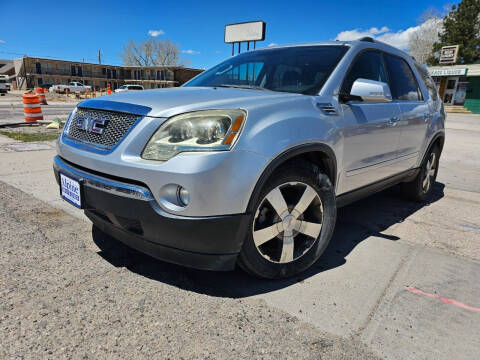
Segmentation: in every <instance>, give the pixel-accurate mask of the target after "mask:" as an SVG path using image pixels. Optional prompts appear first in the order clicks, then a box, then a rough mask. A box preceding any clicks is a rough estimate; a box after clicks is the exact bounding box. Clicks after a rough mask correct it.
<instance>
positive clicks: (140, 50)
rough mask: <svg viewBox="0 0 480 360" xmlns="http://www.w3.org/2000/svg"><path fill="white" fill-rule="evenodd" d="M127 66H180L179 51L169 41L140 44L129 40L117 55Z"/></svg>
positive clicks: (154, 40)
mask: <svg viewBox="0 0 480 360" xmlns="http://www.w3.org/2000/svg"><path fill="white" fill-rule="evenodd" d="M119 56H120V57H121V58H122V61H123V64H124V65H127V66H182V65H183V63H182V62H181V61H180V49H179V48H178V46H177V44H175V43H174V42H172V41H170V40H160V39H148V40H145V41H142V42H138V43H136V42H134V41H133V40H129V41H128V44H127V45H125V46H124V47H123V52H122V53H120V54H119Z"/></svg>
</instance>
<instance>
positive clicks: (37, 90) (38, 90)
mask: <svg viewBox="0 0 480 360" xmlns="http://www.w3.org/2000/svg"><path fill="white" fill-rule="evenodd" d="M35 93H36V94H37V96H38V100H40V104H42V105H48V104H47V99H46V98H45V93H44V92H43V89H42V88H41V87H37V88H35Z"/></svg>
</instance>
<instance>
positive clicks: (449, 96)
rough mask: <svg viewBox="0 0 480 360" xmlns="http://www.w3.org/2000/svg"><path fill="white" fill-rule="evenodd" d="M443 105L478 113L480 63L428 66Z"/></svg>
mask: <svg viewBox="0 0 480 360" xmlns="http://www.w3.org/2000/svg"><path fill="white" fill-rule="evenodd" d="M428 71H429V73H430V75H431V76H432V77H433V80H434V81H435V83H436V84H437V88H438V92H439V94H440V97H441V98H442V100H443V103H444V104H445V105H451V106H458V107H464V108H465V109H467V110H468V111H471V112H472V113H475V114H480V64H470V65H450V66H432V67H429V68H428Z"/></svg>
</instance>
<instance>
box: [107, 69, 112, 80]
mask: <svg viewBox="0 0 480 360" xmlns="http://www.w3.org/2000/svg"><path fill="white" fill-rule="evenodd" d="M111 77H112V70H111V69H107V79H110V78H111Z"/></svg>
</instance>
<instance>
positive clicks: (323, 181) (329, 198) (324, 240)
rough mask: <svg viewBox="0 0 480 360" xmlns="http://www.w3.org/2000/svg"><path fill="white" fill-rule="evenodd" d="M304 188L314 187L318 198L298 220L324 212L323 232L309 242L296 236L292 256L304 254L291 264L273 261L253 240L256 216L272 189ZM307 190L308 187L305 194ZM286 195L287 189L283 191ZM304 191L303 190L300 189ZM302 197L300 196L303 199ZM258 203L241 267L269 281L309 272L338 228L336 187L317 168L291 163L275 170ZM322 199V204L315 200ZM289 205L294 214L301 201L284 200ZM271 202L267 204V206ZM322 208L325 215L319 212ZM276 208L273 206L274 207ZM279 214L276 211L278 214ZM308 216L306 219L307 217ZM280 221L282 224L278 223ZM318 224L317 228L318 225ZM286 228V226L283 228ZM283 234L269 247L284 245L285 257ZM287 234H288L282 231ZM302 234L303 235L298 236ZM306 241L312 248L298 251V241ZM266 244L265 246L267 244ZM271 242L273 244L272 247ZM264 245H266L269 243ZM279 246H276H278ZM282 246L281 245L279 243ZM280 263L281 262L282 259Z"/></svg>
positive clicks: (310, 238) (303, 248)
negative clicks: (286, 187) (296, 205)
mask: <svg viewBox="0 0 480 360" xmlns="http://www.w3.org/2000/svg"><path fill="white" fill-rule="evenodd" d="M298 184H301V185H298ZM290 185H292V186H303V185H308V186H309V187H311V188H312V189H313V190H314V191H315V192H316V195H318V197H316V198H315V200H314V201H312V202H311V203H310V205H308V208H306V209H305V210H304V214H302V215H300V217H299V218H301V219H302V221H304V220H305V219H306V218H307V215H308V212H312V211H313V212H315V213H316V214H319V213H321V221H320V224H321V229H320V233H319V235H318V237H317V238H314V237H313V236H312V237H309V236H306V239H307V240H303V239H304V238H305V235H304V234H302V233H301V232H296V235H293V244H294V245H292V247H293V248H294V249H295V250H293V252H292V253H294V252H295V251H297V253H299V252H301V251H305V252H304V253H303V255H299V257H298V258H294V259H293V260H291V261H290V262H285V263H281V262H272V261H271V259H270V260H268V259H267V258H266V257H265V256H264V255H262V254H261V253H260V247H259V248H257V246H256V245H255V241H254V237H253V229H254V226H256V225H255V221H257V219H256V214H258V211H260V209H259V207H260V206H265V205H264V203H265V200H264V199H265V197H266V196H267V194H269V193H270V192H271V191H272V190H274V189H276V188H277V187H279V186H290ZM306 190H307V187H305V191H306ZM282 191H283V192H285V190H282ZM300 191H301V190H300ZM302 195H303V194H300V196H302ZM256 199H258V200H257V202H256V204H254V206H253V211H252V219H251V221H250V224H249V227H248V230H247V235H246V239H245V242H244V244H243V247H242V251H241V253H240V256H239V260H238V262H239V266H240V268H242V269H243V270H245V271H246V272H247V273H248V274H250V275H253V276H256V277H261V278H268V279H280V278H288V277H291V276H294V275H297V274H299V273H301V272H303V271H305V270H306V269H308V268H309V267H310V266H311V265H312V264H313V263H315V262H316V261H317V260H318V259H319V258H320V256H321V255H322V254H323V253H324V251H325V249H326V248H327V245H328V243H329V241H330V238H331V237H332V234H333V230H334V228H335V221H336V216H337V208H336V198H335V191H334V188H333V185H332V183H331V181H330V179H329V178H328V176H327V175H325V174H323V173H321V172H320V171H318V169H317V168H316V166H314V165H312V164H310V163H308V162H297V163H290V164H288V165H286V166H282V167H281V168H279V169H278V170H276V171H275V172H274V173H273V174H272V175H271V176H270V178H269V180H268V181H267V183H266V184H265V185H264V186H263V188H262V189H261V190H260V195H259V196H258V197H256ZM318 200H320V203H319V204H321V206H320V205H318V203H316V202H315V201H318ZM285 202H286V203H287V205H288V209H289V212H292V213H293V210H292V208H293V207H295V204H296V203H299V202H300V201H299V200H297V201H296V202H295V201H293V200H292V203H289V201H287V200H285ZM268 204H269V203H268V201H267V205H266V206H268ZM322 208H323V212H321V210H320V209H322ZM272 209H273V207H272ZM275 214H276V212H275ZM304 216H305V217H304ZM279 221H280V222H279ZM280 223H281V219H280V217H278V218H277V220H276V222H275V221H273V225H278V224H280ZM315 225H318V223H317V224H315ZM282 226H283V225H282ZM281 234H282V232H280V233H279V234H278V235H277V237H274V238H272V239H271V240H268V241H267V242H270V243H269V244H271V245H273V247H275V246H276V247H279V246H282V250H281V252H282V256H283V244H284V242H283V241H284V240H281V239H280V238H279V237H281V236H282V235H281ZM283 234H285V232H283ZM298 235H300V236H298ZM299 241H300V242H306V241H308V242H309V243H311V245H309V247H307V246H305V247H301V248H300V249H299V248H297V245H298V242H299ZM267 242H266V243H267ZM272 242H274V243H273V244H272ZM266 243H265V244H266ZM277 243H278V245H275V244H277ZM280 243H281V244H280ZM261 246H263V245H261ZM279 261H281V260H279Z"/></svg>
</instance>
